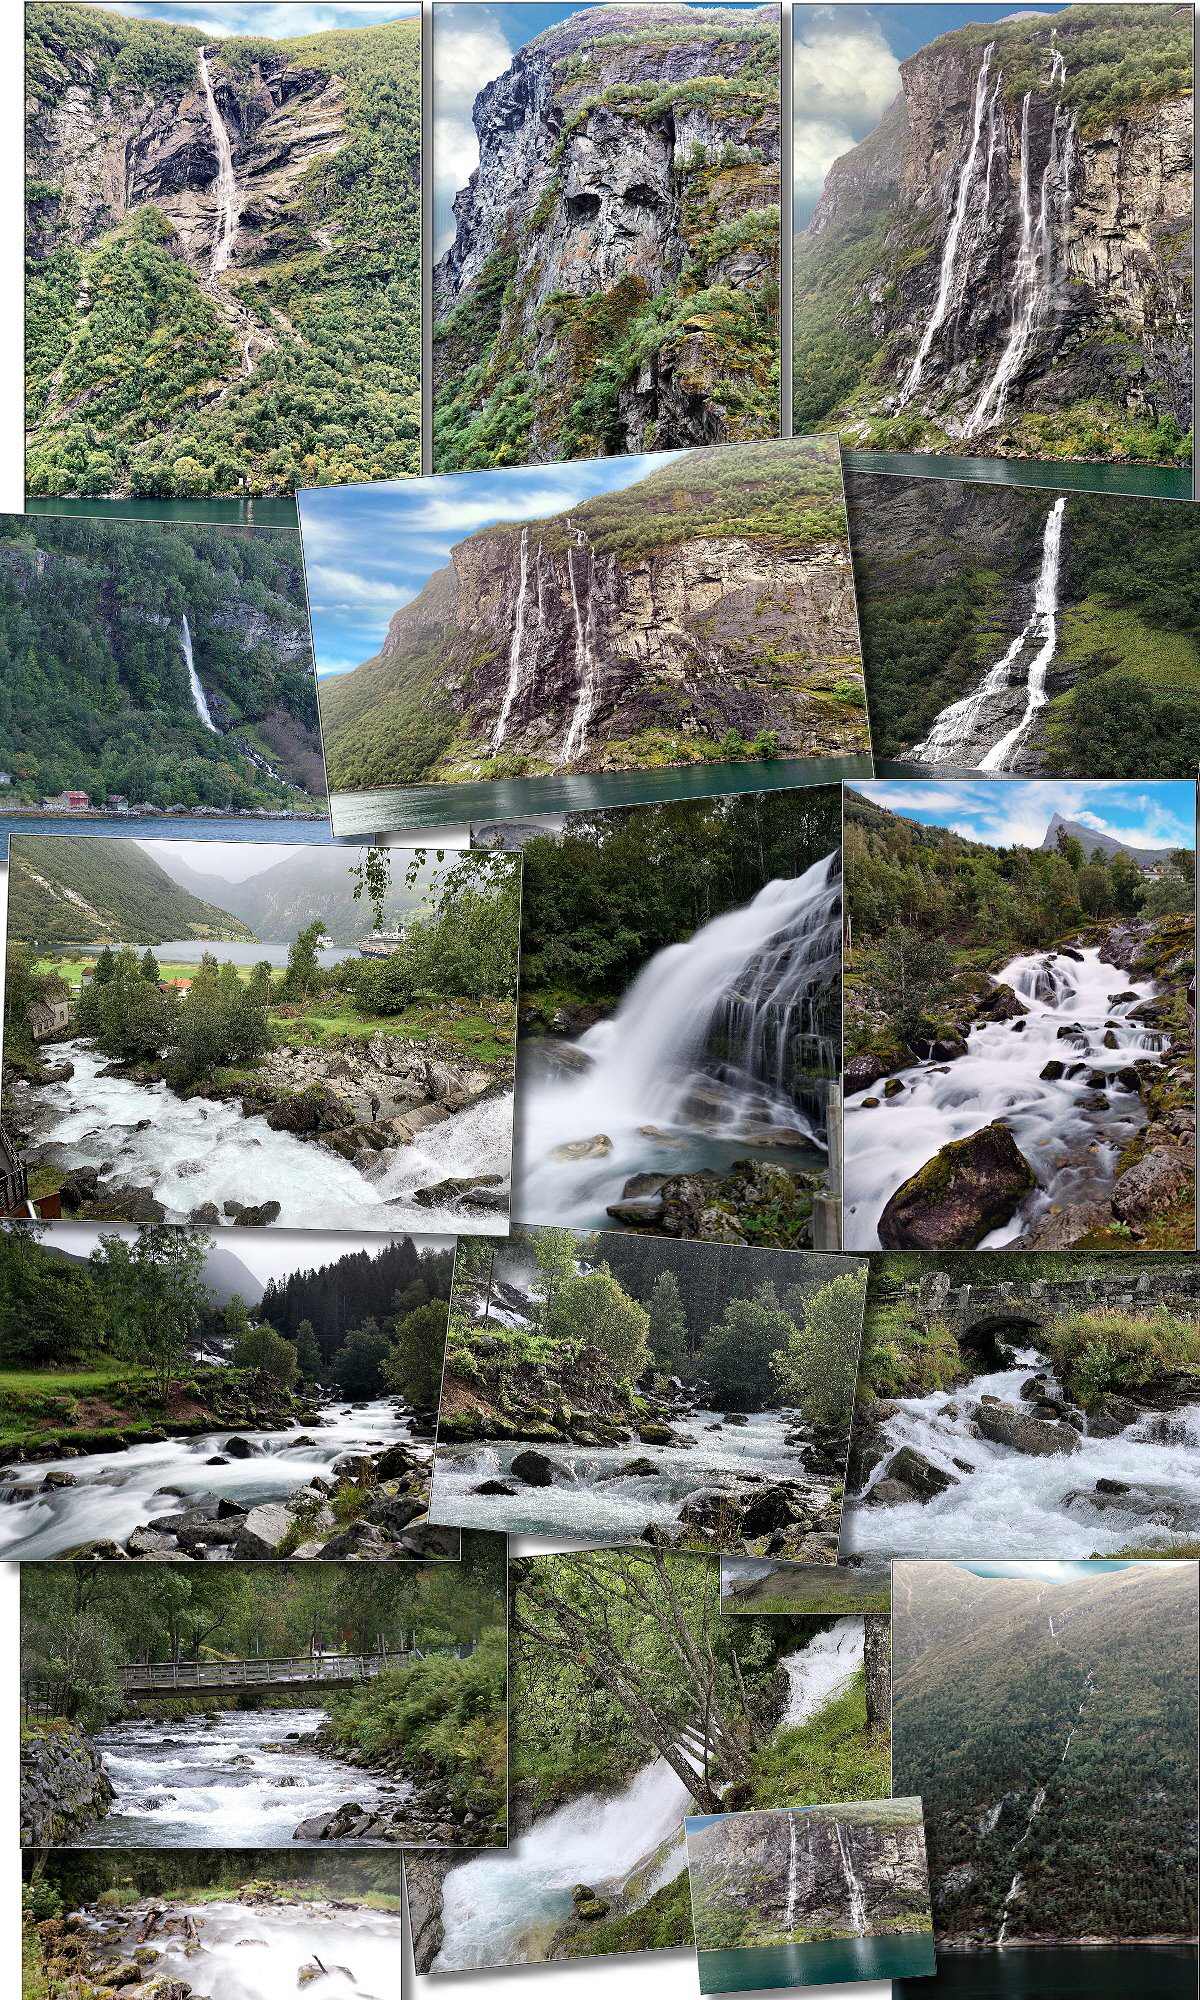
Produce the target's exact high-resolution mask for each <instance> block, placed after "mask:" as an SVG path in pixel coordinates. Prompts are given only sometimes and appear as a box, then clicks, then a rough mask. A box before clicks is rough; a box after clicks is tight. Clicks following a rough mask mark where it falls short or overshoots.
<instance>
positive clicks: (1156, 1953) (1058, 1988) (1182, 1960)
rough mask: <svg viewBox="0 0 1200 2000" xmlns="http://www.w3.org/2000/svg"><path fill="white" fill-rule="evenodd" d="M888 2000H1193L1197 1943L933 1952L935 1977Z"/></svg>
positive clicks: (903, 1987) (902, 1985)
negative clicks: (935, 1963)
mask: <svg viewBox="0 0 1200 2000" xmlns="http://www.w3.org/2000/svg"><path fill="white" fill-rule="evenodd" d="M892 2000H1196V1947H1195V1945H1167V1944H1156V1945H1141V1946H1137V1945H1119V1944H1107V1945H1092V1946H1083V1945H1072V1944H1056V1945H1045V1946H1043V1947H1042V1948H1041V1949H1040V1950H1031V1949H1022V1947H1021V1946H1019V1945H1006V1946H1005V1948H1004V1950H1003V1951H943V1952H939V1953H938V1961H937V1974H936V1977H935V1978H933V1979H922V1980H914V1981H913V1982H912V1984H911V1985H910V1984H909V1982H908V1981H907V1980H901V1981H899V1983H898V1984H897V1985H896V1986H895V1987H894V1988H893V1989H892Z"/></svg>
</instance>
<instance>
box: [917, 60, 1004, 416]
mask: <svg viewBox="0 0 1200 2000" xmlns="http://www.w3.org/2000/svg"><path fill="white" fill-rule="evenodd" d="M995 46H996V45H995V43H994V42H989V43H988V45H987V47H986V49H985V50H984V52H983V61H982V63H981V64H980V66H979V75H978V76H977V77H976V79H975V111H974V116H973V119H972V123H971V143H970V145H969V146H968V148H967V152H966V156H965V158H964V160H963V163H962V167H961V169H960V171H959V176H958V195H957V199H956V200H955V204H954V213H953V215H952V216H951V218H950V227H949V229H948V230H947V231H946V240H945V242H944V243H943V245H942V266H941V271H940V273H939V275H938V288H937V296H936V298H935V299H934V303H933V311H932V313H931V314H930V316H929V319H928V321H927V323H926V327H925V331H924V333H923V334H922V335H921V342H920V345H919V347H918V348H917V351H916V353H915V354H914V356H913V358H912V361H911V363H910V365H909V370H908V374H907V375H906V376H905V378H904V381H903V383H902V385H901V388H900V398H899V401H898V403H897V405H896V407H897V409H899V410H902V409H903V408H904V406H905V404H906V403H907V402H908V401H909V400H910V398H911V397H912V395H913V393H914V391H915V390H916V388H917V386H918V384H919V383H920V380H921V375H922V372H923V370H924V367H925V363H926V361H927V360H928V358H929V350H930V348H931V347H932V346H933V343H934V340H935V339H936V338H937V335H938V333H939V331H940V329H941V327H942V325H943V323H944V321H945V320H946V318H947V316H948V314H949V311H950V307H951V305H953V306H954V309H955V311H957V309H958V307H959V306H960V305H961V304H962V299H963V293H964V290H965V286H966V273H965V272H962V273H960V271H959V256H958V253H959V246H960V243H961V241H962V234H963V226H964V224H965V222H966V219H967V213H968V209H969V206H970V200H971V189H972V186H973V184H974V180H975V169H976V166H977V164H978V160H979V153H980V146H981V141H982V135H983V120H984V110H985V106H986V103H987V87H988V75H989V71H990V69H991V63H992V50H993V49H994V48H995ZM999 88H1000V79H999V77H997V79H996V91H997V92H998V91H999ZM994 104H995V93H993V106H994ZM991 164H992V163H991V151H990V149H989V157H988V180H989V183H990V179H991Z"/></svg>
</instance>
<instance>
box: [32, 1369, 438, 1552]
mask: <svg viewBox="0 0 1200 2000" xmlns="http://www.w3.org/2000/svg"><path fill="white" fill-rule="evenodd" d="M321 1417H322V1421H321V1422H320V1423H319V1424H315V1423H314V1421H313V1419H312V1418H311V1417H310V1418H309V1419H308V1423H307V1427H305V1426H304V1425H302V1424H299V1423H297V1424H294V1425H293V1426H292V1427H291V1428H290V1429H289V1430H284V1431H249V1430H243V1431H239V1432H238V1433H237V1435H238V1436H239V1437H244V1438H247V1439H249V1441H250V1443H251V1444H252V1445H255V1446H256V1447H257V1450H256V1451H255V1453H254V1455H253V1456H252V1457H250V1458H239V1459H233V1460H231V1461H230V1462H229V1463H227V1464H225V1465H210V1464H208V1463H207V1462H206V1461H207V1460H209V1459H211V1458H214V1457H217V1456H224V1451H223V1447H224V1445H225V1443H226V1441H227V1440H228V1438H229V1436H230V1435H231V1433H230V1431H229V1430H228V1429H226V1430H223V1431H213V1432H210V1433H209V1434H207V1435H206V1436H203V1437H190V1438H166V1439H164V1440H163V1442H162V1443H160V1444H135V1445H132V1446H130V1448H129V1449H128V1450H127V1451H108V1452H97V1453H95V1454H94V1455H90V1456H88V1457H82V1458H63V1459H39V1460H38V1461H37V1462H36V1463H28V1464H17V1465H13V1466H9V1467H6V1468H5V1471H4V1473H3V1474H2V1475H0V1560H3V1561H5V1562H11V1561H17V1560H20V1561H28V1560H30V1559H32V1558H35V1557H47V1556H58V1555H61V1554H62V1553H63V1551H64V1550H65V1549H72V1548H77V1547H78V1546H79V1545H80V1544H81V1543H83V1542H91V1541H99V1540H108V1541H116V1542H123V1541H124V1540H125V1538H126V1537H127V1536H128V1535H131V1534H132V1533H133V1530H134V1529H135V1528H142V1527H145V1526H146V1524H147V1522H149V1521H151V1520H153V1519H155V1518H156V1517H157V1516H159V1515H161V1514H175V1513H178V1512H179V1511H180V1509H181V1508H184V1507H186V1505H187V1500H188V1498H189V1497H195V1496H197V1495H199V1494H202V1493H215V1494H217V1496H218V1497H219V1498H220V1499H222V1500H231V1501H236V1502H237V1503H238V1504H239V1505H241V1506H256V1505H258V1504H259V1503H260V1502H262V1501H265V1500H281V1499H283V1497H284V1495H285V1494H288V1493H291V1492H294V1491H295V1489H296V1488H297V1487H298V1486H305V1485H307V1484H308V1482H309V1481H310V1480H311V1479H312V1478H313V1476H314V1474H317V1473H321V1474H324V1473H326V1472H328V1470H329V1468H330V1466H331V1465H333V1464H334V1463H335V1461H336V1460H337V1459H339V1458H342V1457H344V1456H345V1454H346V1453H347V1452H368V1453H371V1454H378V1453H380V1452H382V1451H383V1450H385V1449H386V1447H387V1446H388V1445H390V1444H396V1443H399V1442H403V1443H404V1444H405V1445H406V1446H408V1447H409V1448H410V1449H411V1450H413V1451H414V1452H417V1453H419V1454H420V1455H422V1456H424V1455H425V1448H424V1447H422V1446H421V1444H420V1442H419V1441H418V1440H417V1439H415V1438H414V1437H413V1436H412V1434H411V1432H410V1431H409V1429H408V1424H407V1421H406V1416H405V1412H404V1409H403V1406H402V1405H400V1404H398V1403H395V1402H375V1403H366V1404H364V1405H363V1407H362V1408H361V1409H353V1408H351V1406H350V1405H349V1404H339V1405H337V1406H336V1407H335V1408H333V1409H331V1410H324V1411H322V1412H321ZM305 1437H307V1438H308V1439H309V1440H310V1442H309V1443H307V1444H301V1443H299V1442H298V1440H299V1439H301V1438H305ZM47 1473H51V1474H55V1473H66V1474H68V1475H69V1476H70V1478H71V1479H72V1480H73V1481H74V1482H75V1483H74V1484H73V1485H71V1486H62V1487H51V1488H50V1489H49V1490H48V1491H46V1492H40V1491H39V1492H34V1493H26V1494H25V1496H24V1497H23V1498H13V1499H9V1497H8V1495H9V1493H10V1492H11V1491H12V1489H13V1488H14V1487H17V1488H26V1487H31V1486H35V1485H37V1486H40V1483H41V1481H42V1480H43V1479H44V1478H45V1477H46V1475H47Z"/></svg>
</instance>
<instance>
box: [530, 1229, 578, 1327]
mask: <svg viewBox="0 0 1200 2000" xmlns="http://www.w3.org/2000/svg"><path fill="white" fill-rule="evenodd" d="M529 1241H530V1242H531V1243H532V1245H533V1255H534V1261H535V1262H536V1264H537V1277H536V1278H535V1279H534V1285H533V1290H534V1297H535V1298H536V1299H537V1300H538V1301H539V1306H538V1320H539V1324H540V1325H541V1326H543V1327H544V1326H545V1324H546V1319H547V1316H548V1314H549V1313H550V1312H551V1310H552V1309H553V1306H554V1299H555V1295H556V1293H557V1292H558V1289H559V1286H560V1285H562V1284H563V1283H565V1281H566V1280H567V1279H568V1278H573V1277H574V1276H575V1274H576V1273H577V1271H578V1269H579V1238H578V1237H577V1236H576V1234H575V1232H574V1230H573V1229H535V1230H532V1231H531V1232H530V1236H529Z"/></svg>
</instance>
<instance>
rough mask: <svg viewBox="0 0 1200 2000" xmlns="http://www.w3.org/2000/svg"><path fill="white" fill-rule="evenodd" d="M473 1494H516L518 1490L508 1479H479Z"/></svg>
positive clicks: (473, 1488)
mask: <svg viewBox="0 0 1200 2000" xmlns="http://www.w3.org/2000/svg"><path fill="white" fill-rule="evenodd" d="M471 1490H472V1492H473V1493H516V1492H517V1491H518V1490H519V1489H518V1488H517V1487H515V1486H514V1485H513V1484H512V1482H511V1481H510V1480H508V1479H481V1480H480V1482H479V1484H478V1486H474V1487H472V1489H471Z"/></svg>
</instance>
